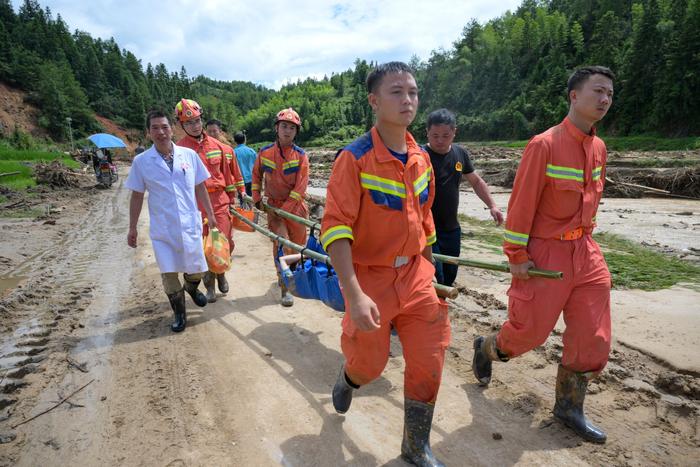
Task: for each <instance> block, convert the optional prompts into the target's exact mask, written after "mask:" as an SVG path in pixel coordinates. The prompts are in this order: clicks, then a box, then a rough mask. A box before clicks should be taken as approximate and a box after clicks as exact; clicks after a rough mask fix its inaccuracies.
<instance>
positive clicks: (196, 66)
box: [13, 0, 521, 88]
mask: <svg viewBox="0 0 700 467" xmlns="http://www.w3.org/2000/svg"><path fill="white" fill-rule="evenodd" d="M20 3H21V1H20V0H14V1H13V4H15V7H17V6H18V5H19V4H20ZM40 3H41V6H42V7H46V6H48V7H50V8H51V11H52V12H53V14H54V15H56V14H61V16H62V17H63V19H64V21H65V22H66V23H67V24H68V26H69V28H70V29H71V30H75V29H80V30H83V31H87V32H89V33H90V34H91V35H92V36H93V37H101V38H103V39H108V38H109V37H114V38H115V40H116V41H117V43H118V44H119V45H120V46H121V47H122V48H126V49H128V50H130V51H132V52H133V53H134V54H135V55H136V56H137V57H138V58H140V59H141V60H142V62H143V64H144V67H145V65H146V64H147V63H149V62H150V63H153V64H154V65H155V64H157V63H161V62H162V63H164V64H165V65H166V66H167V67H168V69H169V70H171V71H178V70H179V69H180V66H183V65H184V66H185V68H186V69H187V72H188V74H189V75H190V76H196V75H199V74H202V75H205V76H208V77H211V78H214V79H220V80H243V81H253V82H256V83H260V84H265V85H267V86H273V87H275V88H278V87H279V86H281V85H282V84H284V83H286V82H294V81H296V80H297V79H304V78H306V77H309V76H313V77H322V76H323V75H324V74H325V75H330V74H331V73H332V72H341V71H343V70H346V69H348V68H351V67H352V66H353V62H354V61H355V59H356V58H362V59H366V60H374V61H379V62H384V61H388V60H404V61H408V60H409V59H410V57H411V56H412V55H418V56H419V57H420V58H421V59H426V58H428V56H429V55H430V52H431V51H433V50H436V49H438V48H441V47H442V48H446V49H447V48H449V47H451V45H452V43H453V42H454V41H455V40H457V39H458V38H459V37H460V34H461V32H462V30H463V28H464V26H465V25H466V24H467V23H468V22H469V21H470V20H471V19H472V18H476V19H477V20H479V21H480V22H484V21H487V20H488V19H491V18H495V17H497V16H499V15H501V14H503V13H504V12H505V11H506V10H507V9H514V8H517V6H518V5H519V4H520V3H521V0H517V1H516V0H507V1H501V2H494V1H492V0H472V1H459V0H457V1H455V0H433V1H430V2H427V1H405V0H404V1H401V0H385V1H382V0H374V1H370V0H353V1H352V2H350V1H345V0H337V1H335V2H323V1H313V0H297V1H295V2H279V1H272V0H258V1H254V2H241V1H236V2H230V1H224V0H170V1H165V2H151V1H146V2H136V1H132V0H122V1H115V0H93V1H92V2H75V1H70V0H43V1H41V0H40Z"/></svg>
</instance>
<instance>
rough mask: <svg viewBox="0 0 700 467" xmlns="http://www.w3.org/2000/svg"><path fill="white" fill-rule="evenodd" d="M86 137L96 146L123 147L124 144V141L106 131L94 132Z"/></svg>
mask: <svg viewBox="0 0 700 467" xmlns="http://www.w3.org/2000/svg"><path fill="white" fill-rule="evenodd" d="M88 139H89V140H90V141H92V142H93V143H95V146H97V147H98V148H100V149H102V148H125V147H126V144H124V141H122V140H121V139H119V138H117V137H116V136H113V135H109V134H107V133H96V134H94V135H91V136H88Z"/></svg>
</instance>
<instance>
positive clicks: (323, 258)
mask: <svg viewBox="0 0 700 467" xmlns="http://www.w3.org/2000/svg"><path fill="white" fill-rule="evenodd" d="M229 211H230V212H231V215H233V216H235V217H236V218H238V219H239V220H241V221H242V222H245V223H246V224H248V225H249V226H251V227H252V228H253V229H255V230H256V231H258V232H260V233H261V234H263V235H265V236H266V237H268V238H269V239H271V240H272V241H276V242H280V243H281V244H282V245H284V246H286V247H287V248H290V249H292V250H294V251H298V252H299V253H301V254H302V255H304V256H308V257H309V258H311V259H315V260H316V261H320V262H322V263H324V264H326V265H328V266H332V264H331V258H330V256H328V255H323V254H321V253H318V252H316V251H313V250H309V249H307V248H306V247H305V246H303V245H299V244H298V243H294V242H292V241H290V240H287V239H286V238H284V237H280V236H279V235H277V234H276V233H274V232H271V231H269V230H267V229H266V228H264V227H261V226H259V225H258V224H256V223H255V222H253V221H251V220H249V219H247V218H246V217H245V216H243V215H241V214H240V213H238V211H236V210H235V209H229ZM282 212H285V211H282ZM433 287H435V292H436V293H437V294H438V296H439V297H443V298H456V297H457V295H459V291H458V290H457V289H456V288H454V287H448V286H446V285H442V284H437V283H434V284H433Z"/></svg>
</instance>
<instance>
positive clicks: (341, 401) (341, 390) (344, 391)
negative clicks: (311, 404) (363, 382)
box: [333, 365, 360, 414]
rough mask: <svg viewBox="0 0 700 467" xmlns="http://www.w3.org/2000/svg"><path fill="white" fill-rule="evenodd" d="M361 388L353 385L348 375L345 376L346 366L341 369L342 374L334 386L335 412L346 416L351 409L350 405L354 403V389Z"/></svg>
mask: <svg viewBox="0 0 700 467" xmlns="http://www.w3.org/2000/svg"><path fill="white" fill-rule="evenodd" d="M359 388H360V386H358V385H357V384H355V383H353V382H352V381H351V380H350V378H348V375H346V374H345V365H343V366H341V367H340V373H339V374H338V380H337V381H336V382H335V386H333V407H334V408H335V411H336V412H338V413H339V414H344V413H345V412H347V411H348V410H349V409H350V403H351V402H352V391H353V389H359Z"/></svg>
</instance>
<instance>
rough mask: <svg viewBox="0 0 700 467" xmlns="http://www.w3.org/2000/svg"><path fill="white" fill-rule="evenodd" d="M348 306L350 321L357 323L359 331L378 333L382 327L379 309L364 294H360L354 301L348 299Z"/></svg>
mask: <svg viewBox="0 0 700 467" xmlns="http://www.w3.org/2000/svg"><path fill="white" fill-rule="evenodd" d="M348 305H349V310H348V311H349V312H350V319H351V320H352V322H353V323H355V326H357V329H359V330H360V331H365V332H368V331H376V330H377V329H379V328H380V327H381V323H380V319H379V308H377V305H376V304H375V303H374V302H373V301H372V299H371V298H369V297H368V296H367V295H365V293H364V292H359V294H358V295H357V296H356V297H353V298H352V299H351V298H350V297H348Z"/></svg>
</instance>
